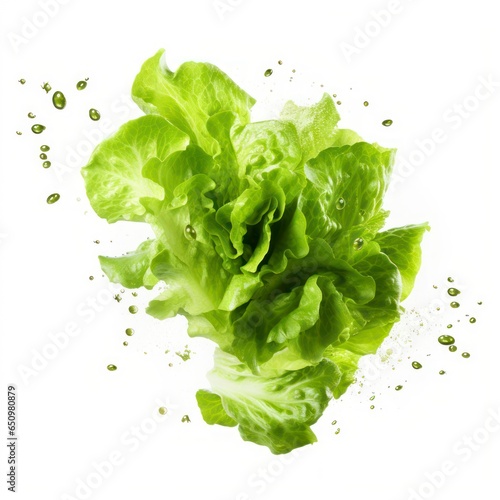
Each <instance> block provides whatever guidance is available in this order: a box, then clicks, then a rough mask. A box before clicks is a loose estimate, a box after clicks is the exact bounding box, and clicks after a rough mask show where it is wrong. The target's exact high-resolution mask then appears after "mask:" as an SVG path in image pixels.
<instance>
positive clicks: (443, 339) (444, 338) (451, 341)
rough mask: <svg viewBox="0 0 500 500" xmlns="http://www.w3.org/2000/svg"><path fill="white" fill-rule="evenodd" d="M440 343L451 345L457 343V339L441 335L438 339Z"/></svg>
mask: <svg viewBox="0 0 500 500" xmlns="http://www.w3.org/2000/svg"><path fill="white" fill-rule="evenodd" d="M438 342H439V343H440V344H441V345H451V344H454V343H455V339H454V337H452V336H451V335H440V336H439V337H438Z"/></svg>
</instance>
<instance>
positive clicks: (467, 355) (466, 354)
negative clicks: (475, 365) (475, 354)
mask: <svg viewBox="0 0 500 500" xmlns="http://www.w3.org/2000/svg"><path fill="white" fill-rule="evenodd" d="M462 358H470V354H469V353H468V352H463V353H462Z"/></svg>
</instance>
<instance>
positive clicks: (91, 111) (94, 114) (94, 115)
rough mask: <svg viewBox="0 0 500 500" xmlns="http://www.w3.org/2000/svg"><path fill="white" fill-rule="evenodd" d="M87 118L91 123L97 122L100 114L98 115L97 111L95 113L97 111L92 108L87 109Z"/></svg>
mask: <svg viewBox="0 0 500 500" xmlns="http://www.w3.org/2000/svg"><path fill="white" fill-rule="evenodd" d="M89 116H90V119H91V120H93V121H95V122H96V121H97V120H99V119H100V118H101V113H99V111H97V109H94V108H90V109H89Z"/></svg>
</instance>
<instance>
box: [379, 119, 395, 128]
mask: <svg viewBox="0 0 500 500" xmlns="http://www.w3.org/2000/svg"><path fill="white" fill-rule="evenodd" d="M392 124H393V121H392V120H384V121H383V122H382V125H383V126H384V127H390V126H391V125H392Z"/></svg>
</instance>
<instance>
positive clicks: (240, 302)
mask: <svg viewBox="0 0 500 500" xmlns="http://www.w3.org/2000/svg"><path fill="white" fill-rule="evenodd" d="M162 55H163V51H160V52H158V53H157V54H156V55H155V56H153V57H152V58H151V59H149V60H147V61H146V62H145V63H144V65H143V67H142V69H141V71H140V72H139V74H138V75H137V77H136V79H135V82H134V84H133V88H132V96H133V99H134V100H135V102H136V103H137V104H138V105H139V107H140V108H141V109H142V110H143V111H144V112H145V116H143V117H141V118H138V119H136V120H131V121H129V122H128V123H126V124H124V125H123V126H122V127H121V128H120V129H119V130H118V132H117V133H116V134H115V135H113V136H112V137H110V138H108V139H106V140H104V141H103V142H102V143H101V144H99V145H98V146H97V147H96V149H95V151H94V153H93V154H92V156H91V158H90V160H89V162H88V164H87V165H86V166H85V167H84V168H83V170H82V174H83V177H84V180H85V185H86V190H87V195H88V197H89V200H90V202H91V204H92V207H93V208H94V210H95V212H96V213H97V214H98V215H99V216H100V217H102V218H105V219H106V220H107V221H108V222H110V223H112V222H116V221H120V220H122V221H132V222H146V223H148V224H150V225H151V227H152V229H153V230H154V233H155V234H156V239H153V240H147V241H145V242H143V243H141V244H140V245H139V246H138V247H137V249H136V250H135V251H132V252H130V253H128V254H126V255H124V256H121V257H100V262H101V266H102V269H103V270H104V272H105V273H106V274H107V276H108V277H109V279H110V280H111V281H112V282H114V283H120V284H121V285H123V286H125V287H127V288H139V287H142V286H144V287H146V288H148V289H151V288H153V287H154V286H155V285H156V284H157V283H158V282H160V281H161V282H164V283H165V285H166V288H165V290H164V291H163V292H162V293H161V294H160V295H159V296H158V297H156V298H155V299H154V300H152V301H151V302H150V304H149V307H148V309H147V312H148V313H149V314H150V315H152V316H154V317H156V318H159V319H165V318H170V317H173V316H175V315H177V314H182V315H183V316H185V317H186V318H187V319H188V324H189V327H188V333H189V335H191V336H192V337H206V338H208V339H211V340H212V341H214V342H215V343H216V344H217V346H218V347H217V350H216V353H215V363H214V368H213V370H212V371H211V372H210V373H209V374H208V380H209V382H210V384H211V391H208V390H200V391H198V393H197V395H196V397H197V401H198V404H199V407H200V410H201V413H202V415H203V418H204V419H205V421H206V422H207V423H209V424H219V425H225V426H238V427H239V431H240V433H241V436H242V437H243V439H245V440H248V441H252V442H254V443H258V444H262V445H265V446H267V447H269V449H270V450H271V451H272V452H273V453H288V452H290V451H291V450H293V449H294V448H297V447H300V446H304V445H306V444H310V443H313V442H314V441H316V437H315V435H314V434H313V432H312V431H311V428H310V426H311V425H312V424H314V423H315V422H316V421H317V420H318V418H319V417H320V416H321V415H322V413H323V411H324V410H325V408H326V407H327V405H328V403H329V401H330V400H331V398H332V397H336V398H338V397H339V396H340V395H342V394H343V393H344V392H345V391H346V389H347V388H348V387H349V385H350V384H351V383H352V382H353V381H354V378H355V373H356V370H357V367H358V362H359V360H360V358H361V357H362V356H364V355H367V354H374V353H375V352H376V351H377V349H378V348H379V347H380V345H381V343H382V342H383V340H384V339H385V338H386V337H387V335H388V334H389V332H390V331H391V328H392V326H393V325H394V323H395V322H396V321H398V320H399V317H400V314H401V311H402V307H401V301H402V300H404V299H405V298H406V297H407V296H408V294H409V293H410V291H411V289H412V287H413V283H414V280H415V276H416V274H417V272H418V269H419V267H420V260H421V252H420V242H421V240H422V236H423V234H424V232H425V231H426V230H427V229H428V226H427V225H426V224H420V225H410V226H404V227H400V228H395V229H389V230H385V231H383V230H382V228H383V226H384V223H385V220H386V218H387V215H388V212H387V211H384V210H383V209H382V202H383V197H384V193H385V192H386V190H387V186H388V182H389V178H390V174H391V169H392V166H393V162H394V155H395V151H394V150H391V149H386V148H383V147H381V146H379V145H378V144H368V143H366V142H364V141H363V140H362V139H361V138H360V137H359V136H358V135H357V134H356V133H355V132H352V131H350V130H345V129H340V128H338V126H337V125H338V121H339V115H338V112H337V110H336V108H335V104H334V102H333V100H332V98H331V97H330V96H329V95H327V94H325V95H324V96H323V98H322V99H321V100H320V101H319V102H318V103H317V104H315V105H313V106H310V107H300V106H297V105H295V104H294V103H292V102H289V103H287V104H286V105H285V106H284V109H283V111H282V114H281V117H280V119H279V120H271V121H262V122H251V121H250V110H251V108H252V106H253V104H254V102H255V101H254V99H252V97H250V96H249V95H248V94H247V93H246V92H245V91H243V90H242V89H241V88H240V87H238V86H237V85H236V84H235V83H234V82H233V81H232V80H231V79H230V78H229V77H228V76H227V75H226V74H224V73H223V72H222V71H221V70H219V69H218V68H217V67H215V66H213V65H210V64H203V63H194V62H188V63H184V64H183V65H181V66H180V67H179V69H178V70H177V71H176V72H172V71H170V70H169V69H168V68H167V67H166V66H165V65H164V64H163V63H162Z"/></svg>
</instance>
